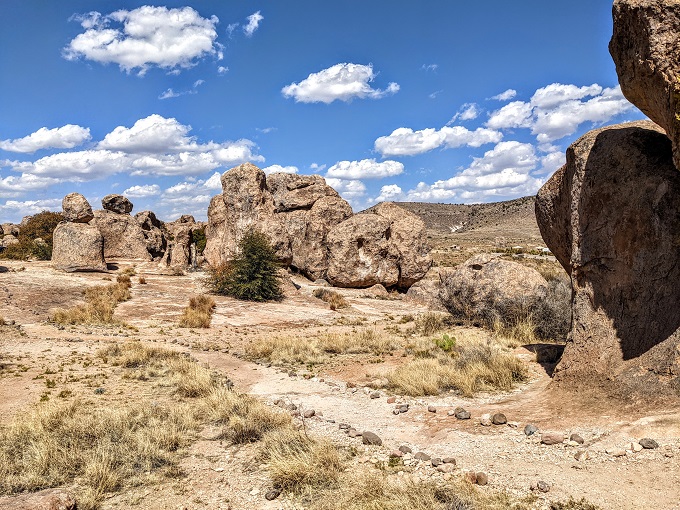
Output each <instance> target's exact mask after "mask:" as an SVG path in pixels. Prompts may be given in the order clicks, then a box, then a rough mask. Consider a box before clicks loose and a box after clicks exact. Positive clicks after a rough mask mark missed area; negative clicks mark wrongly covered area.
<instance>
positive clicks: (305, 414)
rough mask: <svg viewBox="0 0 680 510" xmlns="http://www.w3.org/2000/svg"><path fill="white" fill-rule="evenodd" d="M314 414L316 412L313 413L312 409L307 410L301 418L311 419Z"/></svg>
mask: <svg viewBox="0 0 680 510" xmlns="http://www.w3.org/2000/svg"><path fill="white" fill-rule="evenodd" d="M315 414H316V411H314V409H307V410H306V411H305V412H304V414H303V415H302V416H304V417H305V418H311V417H312V416H314V415H315Z"/></svg>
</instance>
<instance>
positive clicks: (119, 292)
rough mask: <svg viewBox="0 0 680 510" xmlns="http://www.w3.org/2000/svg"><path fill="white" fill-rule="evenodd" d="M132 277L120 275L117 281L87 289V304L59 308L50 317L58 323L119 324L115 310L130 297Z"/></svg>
mask: <svg viewBox="0 0 680 510" xmlns="http://www.w3.org/2000/svg"><path fill="white" fill-rule="evenodd" d="M131 286H132V284H131V282H130V277H129V276H128V275H120V276H118V278H117V279H116V283H114V284H111V285H97V286H96V287H90V288H89V289H87V290H86V291H85V304H83V305H78V306H74V307H72V308H66V309H64V308H59V309H57V310H55V311H54V313H53V314H52V315H51V317H50V319H51V320H52V321H53V322H56V323H57V324H118V321H116V320H115V319H114V317H113V312H114V310H115V308H116V305H117V304H118V303H122V302H123V301H127V300H128V299H130V287H131Z"/></svg>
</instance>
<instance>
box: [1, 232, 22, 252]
mask: <svg viewBox="0 0 680 510" xmlns="http://www.w3.org/2000/svg"><path fill="white" fill-rule="evenodd" d="M13 244H19V239H17V237H16V236H14V235H12V234H5V235H4V236H3V237H2V239H0V247H2V248H3V249H4V248H7V247H8V246H12V245H13Z"/></svg>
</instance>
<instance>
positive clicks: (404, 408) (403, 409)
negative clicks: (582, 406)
mask: <svg viewBox="0 0 680 510" xmlns="http://www.w3.org/2000/svg"><path fill="white" fill-rule="evenodd" d="M397 409H398V410H399V412H400V413H405V412H406V411H408V404H401V405H400V406H398V407H397Z"/></svg>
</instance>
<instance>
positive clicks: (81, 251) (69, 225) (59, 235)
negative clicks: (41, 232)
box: [52, 193, 106, 272]
mask: <svg viewBox="0 0 680 510" xmlns="http://www.w3.org/2000/svg"><path fill="white" fill-rule="evenodd" d="M62 209H63V210H64V217H65V218H66V221H64V222H61V223H60V224H59V225H57V227H56V228H55V229H54V234H53V237H52V266H54V267H55V268H57V269H60V270H62V271H69V272H71V271H106V262H105V260H104V238H103V236H102V234H101V233H100V232H99V229H98V228H97V227H96V226H94V225H92V224H91V223H90V221H91V220H92V219H93V218H94V214H93V213H92V207H90V204H89V202H88V201H87V199H86V198H85V197H84V196H83V195H81V194H80V193H69V194H68V195H66V196H65V197H64V200H63V201H62Z"/></svg>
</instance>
